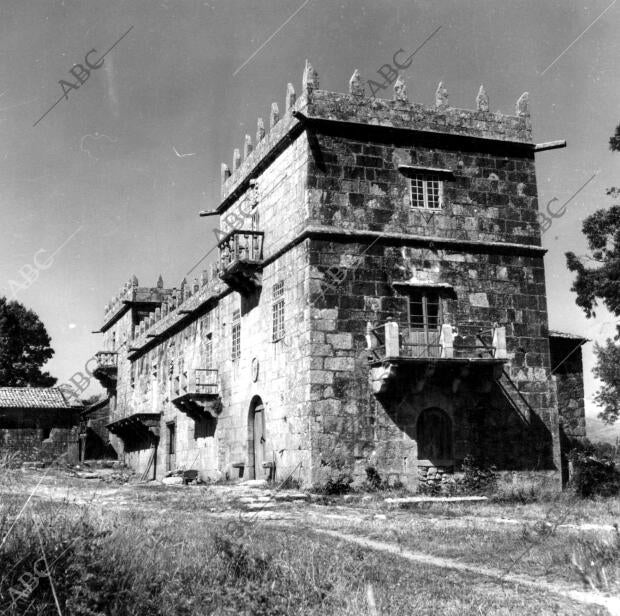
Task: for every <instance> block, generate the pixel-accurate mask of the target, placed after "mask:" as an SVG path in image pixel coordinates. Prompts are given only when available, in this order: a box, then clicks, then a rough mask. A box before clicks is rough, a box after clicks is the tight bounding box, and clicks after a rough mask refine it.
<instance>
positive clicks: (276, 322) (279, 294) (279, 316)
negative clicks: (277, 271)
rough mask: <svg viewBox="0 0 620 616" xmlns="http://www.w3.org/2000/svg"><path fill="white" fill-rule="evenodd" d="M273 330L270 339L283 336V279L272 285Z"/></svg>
mask: <svg viewBox="0 0 620 616" xmlns="http://www.w3.org/2000/svg"><path fill="white" fill-rule="evenodd" d="M272 302H273V303H272V307H271V309H272V315H273V330H272V336H271V340H272V342H277V341H278V340H282V338H284V281H283V280H282V281H280V282H278V283H276V284H274V285H273V296H272Z"/></svg>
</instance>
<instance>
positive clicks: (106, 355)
mask: <svg viewBox="0 0 620 616" xmlns="http://www.w3.org/2000/svg"><path fill="white" fill-rule="evenodd" d="M95 361H96V362H97V365H96V366H95V368H94V369H93V376H94V377H95V378H96V379H97V380H98V381H99V382H100V383H101V385H102V386H103V387H105V388H106V389H107V390H108V391H110V390H115V389H116V377H117V372H118V353H117V352H116V351H99V352H98V353H95Z"/></svg>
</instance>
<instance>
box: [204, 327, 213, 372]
mask: <svg viewBox="0 0 620 616" xmlns="http://www.w3.org/2000/svg"><path fill="white" fill-rule="evenodd" d="M205 363H206V366H207V368H211V367H213V335H212V334H207V340H206V342H205Z"/></svg>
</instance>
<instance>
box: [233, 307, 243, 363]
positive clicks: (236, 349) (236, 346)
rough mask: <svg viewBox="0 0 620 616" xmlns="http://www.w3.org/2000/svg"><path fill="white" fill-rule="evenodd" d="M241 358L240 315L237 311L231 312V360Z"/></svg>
mask: <svg viewBox="0 0 620 616" xmlns="http://www.w3.org/2000/svg"><path fill="white" fill-rule="evenodd" d="M240 357H241V315H240V312H239V310H235V311H234V312H233V322H232V360H233V361H236V360H237V359H239V358H240Z"/></svg>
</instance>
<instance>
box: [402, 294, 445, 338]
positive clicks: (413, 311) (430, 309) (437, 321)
mask: <svg viewBox="0 0 620 616" xmlns="http://www.w3.org/2000/svg"><path fill="white" fill-rule="evenodd" d="M440 326H441V299H440V297H439V293H438V292H437V291H432V290H429V289H420V290H417V291H414V292H412V293H411V294H410V295H409V327H410V328H411V329H416V330H437V329H439V328H440Z"/></svg>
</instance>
